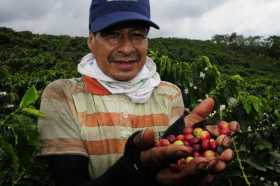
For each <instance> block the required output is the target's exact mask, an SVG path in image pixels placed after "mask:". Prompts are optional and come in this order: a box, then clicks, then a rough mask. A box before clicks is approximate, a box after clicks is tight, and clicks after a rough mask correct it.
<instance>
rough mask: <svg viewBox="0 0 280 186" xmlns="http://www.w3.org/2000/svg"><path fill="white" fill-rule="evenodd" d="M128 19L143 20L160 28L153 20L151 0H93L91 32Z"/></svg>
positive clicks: (90, 22) (90, 18) (90, 21)
mask: <svg viewBox="0 0 280 186" xmlns="http://www.w3.org/2000/svg"><path fill="white" fill-rule="evenodd" d="M127 21H141V22H144V23H146V24H147V25H149V26H152V27H154V28H156V29H159V26H158V25H157V24H155V23H154V22H153V21H151V16H150V2H149V0H92V2H91V6H90V15H89V30H90V31H91V32H98V31H100V30H102V29H104V28H107V27H109V26H112V25H115V24H117V23H121V22H127Z"/></svg>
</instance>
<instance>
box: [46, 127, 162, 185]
mask: <svg viewBox="0 0 280 186" xmlns="http://www.w3.org/2000/svg"><path fill="white" fill-rule="evenodd" d="M138 133H139V132H137V133H135V134H133V135H132V136H131V137H130V138H129V139H128V142H127V144H126V147H125V153H124V155H123V156H122V157H121V158H120V159H119V160H118V161H117V162H116V163H115V164H114V165H113V166H112V167H110V168H109V169H108V170H107V171H106V172H105V173H104V174H103V175H101V176H100V177H98V178H96V179H93V180H91V179H90V176H89V172H88V161H89V160H88V158H87V157H84V156H80V155H56V156H49V157H46V158H47V161H48V165H49V170H50V172H51V175H52V176H53V179H54V182H55V186H111V185H118V184H120V185H124V186H126V185H127V186H129V185H136V186H137V185H139V186H142V185H147V186H154V185H157V183H156V182H155V179H154V178H155V175H153V174H150V173H149V174H148V173H147V172H146V171H144V169H143V168H142V167H141V163H140V159H139V158H140V153H141V152H140V151H139V150H138V149H137V148H136V147H135V146H134V142H133V138H134V136H135V135H137V134H138Z"/></svg>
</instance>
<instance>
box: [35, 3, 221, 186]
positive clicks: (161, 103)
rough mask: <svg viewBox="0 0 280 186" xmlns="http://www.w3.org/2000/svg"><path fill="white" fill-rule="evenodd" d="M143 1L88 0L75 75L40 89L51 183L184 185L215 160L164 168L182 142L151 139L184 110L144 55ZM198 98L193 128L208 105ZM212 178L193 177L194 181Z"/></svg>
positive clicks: (181, 153)
mask: <svg viewBox="0 0 280 186" xmlns="http://www.w3.org/2000/svg"><path fill="white" fill-rule="evenodd" d="M150 27H154V28H157V29H158V28H159V27H158V25H156V24H155V23H154V22H152V21H151V20H150V5H149V1H148V0H93V1H92V4H91V7H90V19H89V31H90V32H89V37H88V47H89V49H90V51H91V53H90V54H88V55H86V56H85V57H84V58H83V59H82V61H81V63H80V64H79V65H78V71H79V72H80V73H81V74H82V77H81V78H76V79H66V80H65V79H64V80H57V81H54V82H52V83H51V84H49V85H48V86H47V87H46V89H45V90H44V92H43V95H42V102H41V111H42V112H44V113H45V115H46V116H45V117H44V118H42V119H40V120H39V131H40V134H41V140H42V149H41V154H40V156H41V157H45V159H46V160H47V161H48V164H49V168H50V172H51V173H52V175H53V178H54V181H55V185H57V186H64V185H65V186H66V185H67V186H69V185H73V186H85V185H94V186H96V185H102V186H109V185H113V184H116V185H118V184H121V185H181V184H183V185H186V184H188V183H191V180H192V179H194V178H195V177H196V176H198V175H199V173H200V170H202V169H203V170H205V169H208V170H210V169H211V170H213V171H214V172H215V171H217V168H216V167H215V163H213V162H209V161H208V160H206V159H204V158H197V159H195V160H194V161H192V162H191V163H190V164H189V166H188V167H186V168H185V169H184V170H183V171H181V172H177V173H175V172H172V171H171V170H170V169H169V167H168V165H169V164H170V163H172V162H174V161H176V160H177V159H179V158H182V157H186V155H187V154H188V153H189V152H190V149H189V148H188V147H185V146H180V145H170V146H167V147H157V146H155V138H156V137H158V136H159V135H160V134H162V133H163V132H164V131H165V130H166V129H167V128H168V127H169V126H170V125H171V124H172V123H174V122H175V121H176V120H177V119H178V118H180V117H181V116H182V115H183V112H184V104H183V100H182V95H181V93H180V90H179V88H178V87H176V86H175V85H173V84H171V83H168V82H163V81H161V80H160V77H159V74H158V73H157V72H156V65H155V64H154V62H153V61H152V59H150V58H149V57H147V50H148V40H147V35H148V32H149V29H150ZM213 107H214V101H213V99H211V98H209V99H206V100H205V101H203V102H202V103H201V104H200V105H199V106H198V107H197V108H196V109H194V111H193V112H192V113H191V114H190V115H188V116H187V117H186V118H185V120H186V122H187V123H188V125H193V124H194V123H196V122H199V121H201V120H203V119H204V118H206V117H207V116H208V114H209V113H210V112H211V111H212V110H213ZM210 178H212V176H209V175H207V174H203V175H202V176H201V175H199V179H198V181H197V182H196V185H199V184H204V183H206V182H207V181H209V179H210Z"/></svg>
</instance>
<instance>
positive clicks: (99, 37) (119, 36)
mask: <svg viewBox="0 0 280 186" xmlns="http://www.w3.org/2000/svg"><path fill="white" fill-rule="evenodd" d="M148 30H149V29H148V28H147V27H145V26H141V24H121V25H116V26H113V27H111V28H107V29H105V30H102V31H101V32H97V33H95V34H93V33H90V35H89V40H88V46H89V48H90V50H91V52H92V53H93V54H94V56H95V58H96V62H97V64H98V66H99V68H100V69H101V70H102V71H103V72H104V73H105V74H106V75H108V76H110V77H111V78H113V79H115V80H119V81H128V80H131V79H133V78H134V77H135V76H136V75H137V74H138V72H139V71H140V70H141V69H142V67H143V66H144V64H145V62H146V56H147V49H148V39H147V34H148Z"/></svg>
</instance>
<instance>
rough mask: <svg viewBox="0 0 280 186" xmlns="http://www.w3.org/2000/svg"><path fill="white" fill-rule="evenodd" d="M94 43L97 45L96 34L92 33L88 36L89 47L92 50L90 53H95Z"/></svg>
mask: <svg viewBox="0 0 280 186" xmlns="http://www.w3.org/2000/svg"><path fill="white" fill-rule="evenodd" d="M94 43H95V37H94V34H93V33H92V32H90V33H89V35H88V41H87V45H88V48H89V49H90V51H91V52H93V53H94V51H95V47H94Z"/></svg>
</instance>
